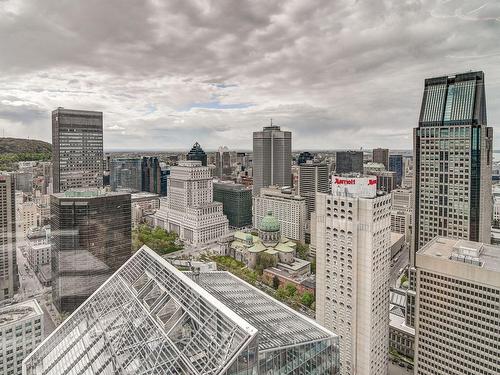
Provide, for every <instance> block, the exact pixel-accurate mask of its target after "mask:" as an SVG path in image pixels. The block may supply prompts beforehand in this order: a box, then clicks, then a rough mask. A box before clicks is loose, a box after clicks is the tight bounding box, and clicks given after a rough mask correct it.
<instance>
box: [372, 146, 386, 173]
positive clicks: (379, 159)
mask: <svg viewBox="0 0 500 375" xmlns="http://www.w3.org/2000/svg"><path fill="white" fill-rule="evenodd" d="M372 161H373V162H374V163H381V164H383V165H384V167H385V169H386V170H389V149H388V148H374V149H373V150H372Z"/></svg>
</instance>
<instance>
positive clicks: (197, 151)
mask: <svg viewBox="0 0 500 375" xmlns="http://www.w3.org/2000/svg"><path fill="white" fill-rule="evenodd" d="M186 159H187V160H198V161H201V165H203V166H205V167H206V166H207V154H206V153H205V151H203V149H202V148H201V146H200V144H199V143H198V142H196V143H195V144H194V145H193V147H192V148H191V150H189V152H188V154H187V155H186Z"/></svg>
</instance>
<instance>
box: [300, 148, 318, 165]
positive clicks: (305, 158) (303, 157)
mask: <svg viewBox="0 0 500 375" xmlns="http://www.w3.org/2000/svg"><path fill="white" fill-rule="evenodd" d="M313 159H314V155H313V154H311V153H310V152H309V151H304V152H301V153H300V154H299V156H298V158H297V165H301V164H304V163H306V162H307V161H308V160H313Z"/></svg>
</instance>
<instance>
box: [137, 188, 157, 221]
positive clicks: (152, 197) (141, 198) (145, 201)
mask: <svg viewBox="0 0 500 375" xmlns="http://www.w3.org/2000/svg"><path fill="white" fill-rule="evenodd" d="M130 199H131V203H132V226H134V227H135V226H137V225H139V224H140V223H141V222H142V221H143V218H144V217H145V216H147V215H152V214H154V213H155V212H156V210H158V209H159V208H160V195H159V194H154V193H150V192H147V191H143V192H140V193H133V194H131V196H130Z"/></svg>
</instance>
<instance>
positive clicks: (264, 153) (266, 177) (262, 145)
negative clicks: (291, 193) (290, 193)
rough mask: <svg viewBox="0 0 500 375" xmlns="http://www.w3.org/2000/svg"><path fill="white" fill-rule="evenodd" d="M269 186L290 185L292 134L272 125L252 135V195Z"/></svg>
mask: <svg viewBox="0 0 500 375" xmlns="http://www.w3.org/2000/svg"><path fill="white" fill-rule="evenodd" d="M271 185H277V186H291V185H292V133H291V132H289V131H282V130H281V129H280V127H279V126H274V125H271V126H265V127H264V128H263V129H262V131H260V132H254V133H253V194H254V195H258V194H259V193H260V189H261V188H266V187H268V186H271Z"/></svg>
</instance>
